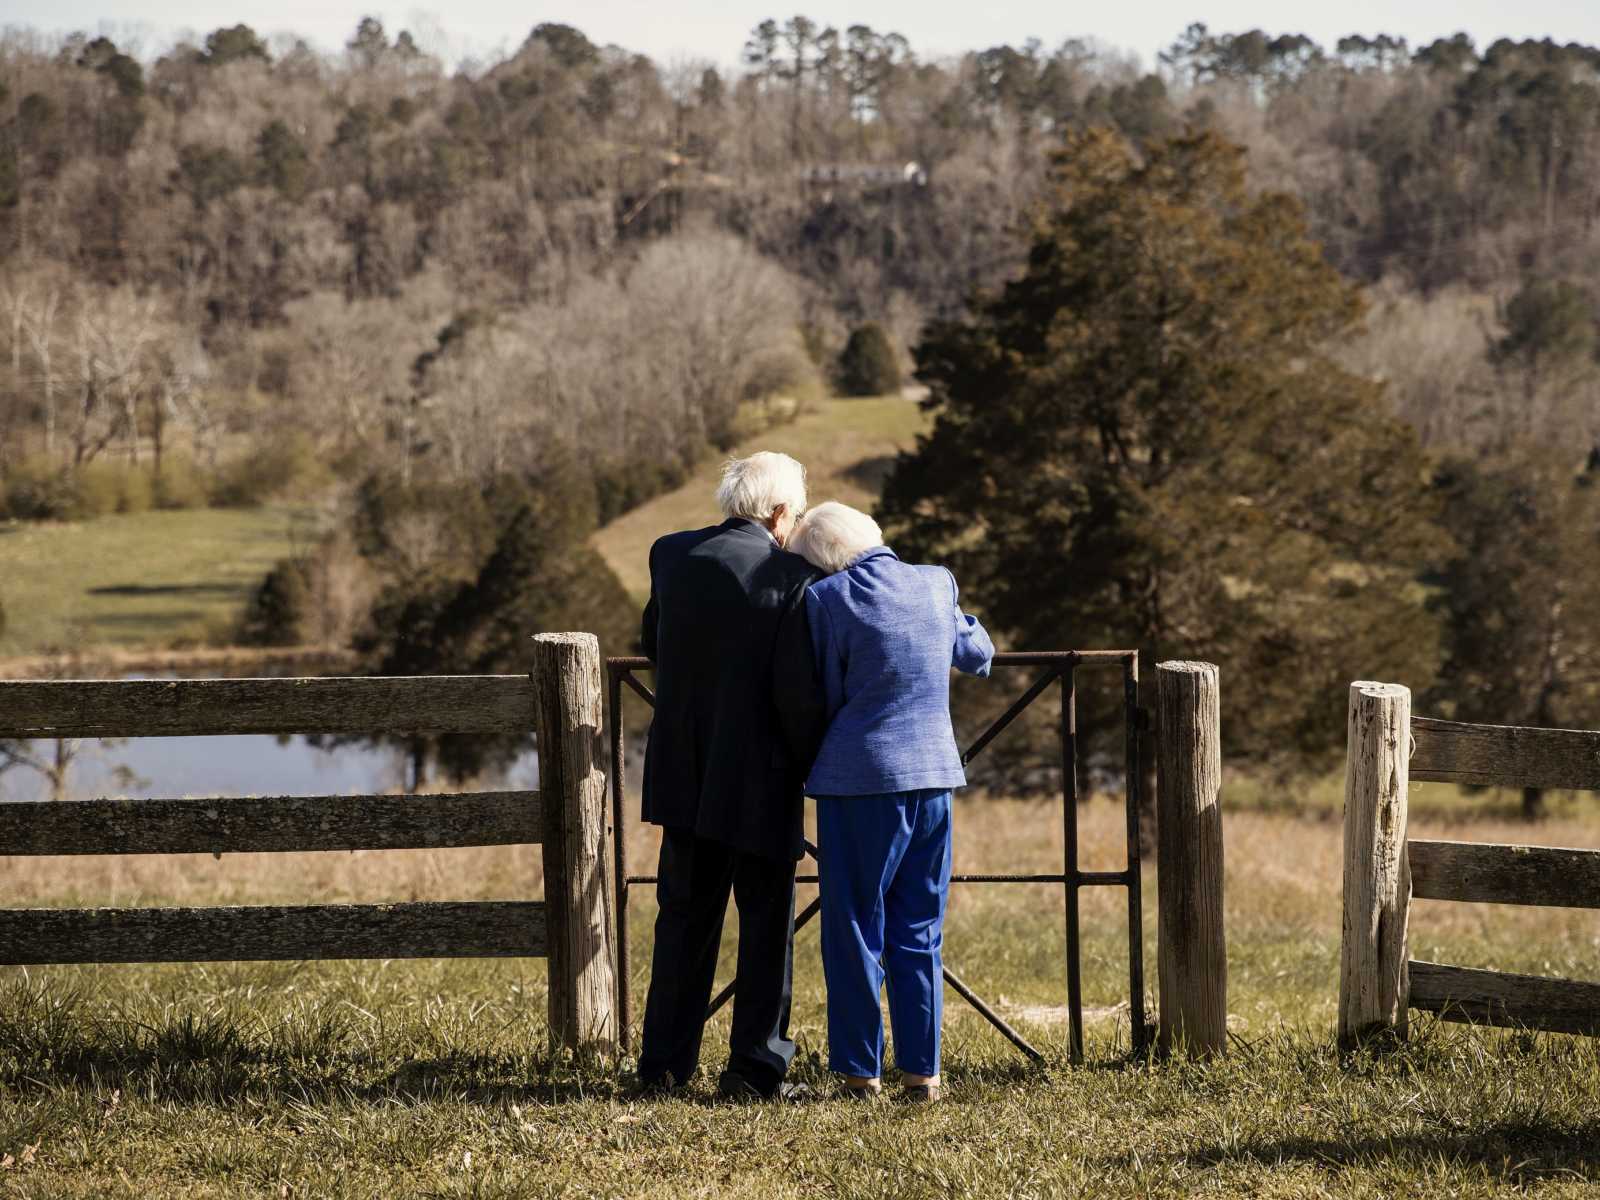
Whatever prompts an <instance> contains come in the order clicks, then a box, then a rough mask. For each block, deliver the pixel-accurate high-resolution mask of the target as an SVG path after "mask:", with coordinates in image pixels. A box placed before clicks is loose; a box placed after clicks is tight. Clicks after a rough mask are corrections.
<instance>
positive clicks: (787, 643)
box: [640, 517, 823, 861]
mask: <svg viewBox="0 0 1600 1200" xmlns="http://www.w3.org/2000/svg"><path fill="white" fill-rule="evenodd" d="M819 577H820V572H818V571H817V570H816V569H815V568H814V567H812V566H811V564H809V563H808V562H806V561H805V559H803V558H801V557H800V556H799V555H796V554H790V553H788V552H787V551H784V550H781V549H779V548H778V545H777V543H776V542H774V541H773V540H772V538H771V536H769V535H768V533H767V531H766V530H765V529H764V528H763V527H762V526H761V525H760V524H758V523H757V522H755V521H748V520H744V519H742V518H737V517H735V518H732V519H730V520H727V521H724V522H723V523H722V524H721V525H714V526H711V527H709V528H707V529H695V530H690V531H688V532H684V533H673V534H668V535H667V536H666V537H663V538H661V539H660V540H658V541H657V542H656V543H655V545H654V546H652V547H651V548H650V602H649V604H648V605H646V606H645V610H644V624H643V628H642V630H641V636H640V644H641V648H642V649H643V651H644V653H645V655H646V656H647V657H649V658H650V659H651V660H652V661H653V662H654V663H655V664H656V689H655V690H656V705H655V713H654V715H653V717H652V718H651V721H650V738H649V742H648V744H647V746H646V749H645V761H644V819H645V820H646V821H650V822H652V823H653V824H656V825H664V826H672V827H675V828H681V829H687V830H691V831H693V832H694V833H695V834H696V835H697V836H699V837H704V838H710V839H713V840H715V841H719V842H723V843H725V844H727V845H729V846H732V847H733V848H735V849H737V850H742V851H745V852H748V853H752V854H760V855H765V856H767V857H771V858H778V859H788V860H791V861H792V860H794V859H797V858H799V856H800V849H801V820H802V814H803V811H804V810H803V806H804V796H803V792H802V786H803V783H804V780H805V775H806V771H807V769H808V768H809V767H810V761H811V755H812V754H813V753H814V752H815V749H816V745H817V742H818V741H820V739H821V733H822V725H823V714H822V698H821V690H820V688H819V687H818V685H817V679H816V673H815V662H814V659H813V657H812V654H811V642H810V635H809V632H808V630H807V626H806V611H805V591H806V585H807V584H809V583H811V582H812V581H813V580H815V579H817V578H819Z"/></svg>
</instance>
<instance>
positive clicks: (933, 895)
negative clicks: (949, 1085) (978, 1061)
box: [817, 791, 950, 1078]
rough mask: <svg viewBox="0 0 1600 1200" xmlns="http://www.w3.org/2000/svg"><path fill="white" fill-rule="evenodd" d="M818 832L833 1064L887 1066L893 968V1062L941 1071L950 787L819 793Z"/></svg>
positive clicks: (844, 1070) (912, 1069) (849, 1069)
mask: <svg viewBox="0 0 1600 1200" xmlns="http://www.w3.org/2000/svg"><path fill="white" fill-rule="evenodd" d="M817 841H818V847H817V849H818V851H819V852H820V862H819V864H818V872H817V873H818V875H819V877H820V887H821V892H822V972H823V975H824V977H825V978H826V979H827V983H828V1066H829V1069H830V1070H834V1071H837V1072H839V1073H840V1074H843V1075H859V1076H862V1077H865V1078H874V1077H876V1076H878V1075H881V1074H882V1073H883V1013H882V1010H881V1009H880V1008H879V1006H878V993H879V991H880V989H881V988H882V987H883V984H884V981H885V977H886V976H887V979H888V984H889V1022H890V1024H891V1026H892V1027H893V1032H894V1057H895V1064H896V1065H897V1066H898V1067H899V1068H900V1069H901V1070H902V1071H904V1072H906V1073H908V1074H912V1075H937V1074H938V1073H939V1026H940V1022H941V1020H942V1019H943V1016H944V961H943V957H942V952H943V947H944V910H945V901H946V899H947V898H948V897H949V894H950V793H949V792H948V791H915V792H891V793H889V794H887V795H879V796H818V797H817Z"/></svg>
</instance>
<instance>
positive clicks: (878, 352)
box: [839, 321, 900, 396]
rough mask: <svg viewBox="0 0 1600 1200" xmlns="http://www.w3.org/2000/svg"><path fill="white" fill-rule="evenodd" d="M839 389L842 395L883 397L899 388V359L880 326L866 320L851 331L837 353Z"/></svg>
mask: <svg viewBox="0 0 1600 1200" xmlns="http://www.w3.org/2000/svg"><path fill="white" fill-rule="evenodd" d="M839 390H840V391H841V392H843V393H844V394H845V395H846V396H885V395H889V394H891V393H893V392H898V391H899V390H900V362H899V360H898V359H897V358H896V357H895V353H894V346H893V345H891V344H890V342H889V335H888V334H887V333H885V332H884V331H883V327H882V326H881V325H878V324H876V323H875V322H871V321H869V322H868V323H867V324H865V325H858V326H856V328H855V329H854V330H852V331H851V333H850V340H849V341H848V342H846V343H845V347H844V352H843V353H842V354H840V355H839Z"/></svg>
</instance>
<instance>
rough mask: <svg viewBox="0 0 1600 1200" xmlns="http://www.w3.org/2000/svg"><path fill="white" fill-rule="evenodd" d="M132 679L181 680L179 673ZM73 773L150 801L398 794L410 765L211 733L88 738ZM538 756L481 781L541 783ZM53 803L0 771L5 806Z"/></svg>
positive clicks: (110, 792) (359, 747)
mask: <svg viewBox="0 0 1600 1200" xmlns="http://www.w3.org/2000/svg"><path fill="white" fill-rule="evenodd" d="M124 678H127V679H177V678H180V676H178V675H174V674H163V675H127V676H124ZM24 745H25V746H26V747H27V753H29V754H30V755H32V756H33V757H34V758H36V759H39V760H41V761H44V762H48V763H53V762H54V761H55V753H56V744H55V742H53V741H35V742H28V743H24ZM75 745H76V747H77V751H76V754H75V757H74V758H73V760H72V763H71V766H70V767H69V768H68V773H67V798H68V799H71V800H86V799H91V798H98V797H118V798H127V799H139V800H144V799H149V798H151V797H175V796H323V795H328V796H332V795H360V794H368V793H381V792H388V791H396V790H402V789H403V788H404V787H405V785H406V782H407V780H408V779H409V777H410V760H409V758H408V757H407V755H406V754H405V752H404V750H403V749H402V748H400V747H396V746H388V745H378V746H374V745H367V744H360V743H357V744H352V745H343V746H336V747H332V748H327V749H325V748H322V747H318V746H314V745H312V744H311V743H310V742H309V741H307V740H306V739H305V738H304V737H301V736H298V735H295V736H288V737H285V736H280V735H273V734H224V735H219V736H215V737H161V738H127V739H120V740H112V741H109V742H107V741H104V740H102V739H100V738H83V739H80V740H78V741H77V742H76V743H75ZM538 774H539V769H538V756H537V754H536V753H535V752H534V751H532V750H529V751H527V752H525V753H523V754H522V755H520V756H519V757H518V758H517V759H516V761H515V762H513V763H512V764H511V766H510V767H509V768H508V769H506V770H505V771H504V772H499V773H495V774H493V775H491V776H488V777H486V778H484V779H482V780H480V781H478V785H479V786H484V787H493V788H534V787H537V786H538ZM48 799H50V785H49V782H48V780H47V779H46V778H45V777H44V776H43V775H41V774H40V773H39V772H37V771H35V770H32V769H30V768H28V767H24V766H14V767H12V768H11V769H10V770H6V771H0V801H7V800H12V801H33V800H48Z"/></svg>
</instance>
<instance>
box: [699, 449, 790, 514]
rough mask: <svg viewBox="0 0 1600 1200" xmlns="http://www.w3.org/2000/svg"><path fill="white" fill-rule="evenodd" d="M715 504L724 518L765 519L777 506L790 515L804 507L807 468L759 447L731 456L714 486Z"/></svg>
mask: <svg viewBox="0 0 1600 1200" xmlns="http://www.w3.org/2000/svg"><path fill="white" fill-rule="evenodd" d="M717 507H719V508H720V509H722V515H723V516H725V517H748V518H749V519H750V520H752V521H765V520H766V519H767V518H768V517H770V516H771V515H772V514H773V513H775V512H777V511H778V509H780V508H786V509H788V511H789V514H790V515H791V516H793V517H799V515H800V514H801V513H803V512H805V510H806V469H805V468H804V467H803V466H801V465H800V464H799V463H798V462H796V461H795V460H794V459H792V458H790V457H789V456H788V455H787V454H775V453H773V452H772V451H771V450H758V451H757V452H756V453H754V454H752V455H751V456H750V457H749V458H730V459H729V460H728V461H727V462H726V463H724V464H723V467H722V482H721V483H720V484H718V485H717Z"/></svg>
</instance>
